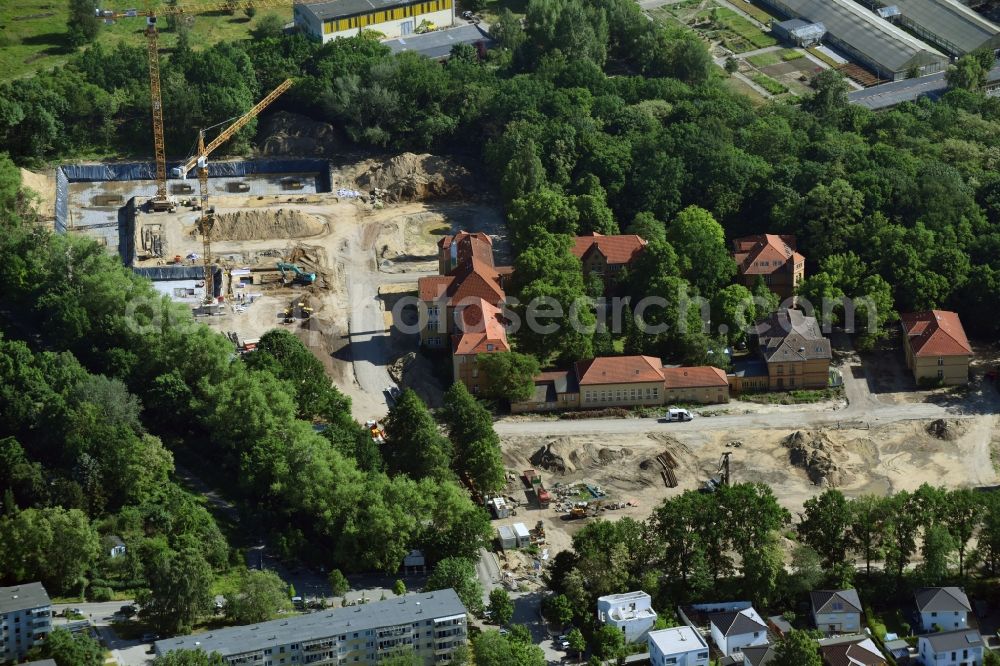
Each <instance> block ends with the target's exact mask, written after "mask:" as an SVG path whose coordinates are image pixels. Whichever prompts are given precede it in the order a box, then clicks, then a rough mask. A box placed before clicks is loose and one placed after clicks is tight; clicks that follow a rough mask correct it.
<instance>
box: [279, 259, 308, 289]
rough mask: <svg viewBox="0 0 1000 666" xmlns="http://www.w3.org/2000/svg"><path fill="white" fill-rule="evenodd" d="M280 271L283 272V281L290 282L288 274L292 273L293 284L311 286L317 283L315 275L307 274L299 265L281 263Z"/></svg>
mask: <svg viewBox="0 0 1000 666" xmlns="http://www.w3.org/2000/svg"><path fill="white" fill-rule="evenodd" d="M277 266H278V270H279V271H280V272H281V281H282V282H285V283H287V282H288V273H292V274H293V277H292V282H293V283H295V284H302V285H310V284H313V283H314V282H316V274H315V273H307V272H306V271H304V270H302V269H301V268H300V267H299V265H298V264H293V263H289V262H287V261H279V262H278V264H277Z"/></svg>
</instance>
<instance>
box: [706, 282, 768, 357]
mask: <svg viewBox="0 0 1000 666" xmlns="http://www.w3.org/2000/svg"><path fill="white" fill-rule="evenodd" d="M712 322H713V324H714V325H715V330H716V331H718V332H719V335H725V336H726V339H727V340H729V342H731V343H733V342H741V341H743V340H745V339H746V334H747V331H749V330H750V327H751V326H753V325H754V324H755V323H756V322H757V306H756V304H755V303H754V301H753V294H752V293H750V290H749V289H747V288H746V287H744V286H743V285H741V284H731V285H729V286H728V287H723V288H722V289H720V290H719V291H718V292H717V293H716V294H715V296H714V297H713V298H712ZM723 326H725V327H726V328H725V330H723V329H722V327H723Z"/></svg>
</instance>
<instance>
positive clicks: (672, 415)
mask: <svg viewBox="0 0 1000 666" xmlns="http://www.w3.org/2000/svg"><path fill="white" fill-rule="evenodd" d="M693 418H694V417H693V416H692V415H691V412H689V411H688V410H686V409H680V408H678V407H671V408H669V409H668V410H667V413H666V414H664V415H663V418H662V419H661V420H662V421H666V422H667V423H672V422H674V421H690V420H691V419H693Z"/></svg>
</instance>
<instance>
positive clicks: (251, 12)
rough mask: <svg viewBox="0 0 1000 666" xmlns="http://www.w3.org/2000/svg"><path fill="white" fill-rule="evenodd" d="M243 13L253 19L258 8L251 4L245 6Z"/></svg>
mask: <svg viewBox="0 0 1000 666" xmlns="http://www.w3.org/2000/svg"><path fill="white" fill-rule="evenodd" d="M243 13H244V14H246V17H247V18H248V19H252V18H253V17H254V16H256V15H257V8H256V7H254V6H253V5H250V6H249V7H244V8H243Z"/></svg>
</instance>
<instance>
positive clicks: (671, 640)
mask: <svg viewBox="0 0 1000 666" xmlns="http://www.w3.org/2000/svg"><path fill="white" fill-rule="evenodd" d="M646 644H647V646H648V647H649V663H650V664H652V666H708V644H706V643H705V639H704V638H702V637H701V634H699V633H698V632H697V631H695V630H694V629H692V628H691V627H688V626H682V627H671V628H670V629H660V630H658V631H651V632H649V634H648V635H647V636H646Z"/></svg>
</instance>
